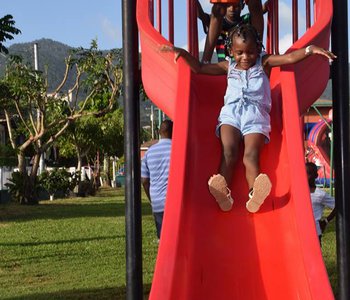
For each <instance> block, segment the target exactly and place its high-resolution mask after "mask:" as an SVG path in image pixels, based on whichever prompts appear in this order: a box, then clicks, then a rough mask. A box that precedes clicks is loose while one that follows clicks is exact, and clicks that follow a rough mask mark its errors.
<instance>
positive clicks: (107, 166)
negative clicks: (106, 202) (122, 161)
mask: <svg viewBox="0 0 350 300" xmlns="http://www.w3.org/2000/svg"><path fill="white" fill-rule="evenodd" d="M109 172H110V161H109V157H108V156H107V155H104V159H103V173H104V175H105V176H104V182H103V185H104V186H108V187H110V186H111V177H110V176H109Z"/></svg>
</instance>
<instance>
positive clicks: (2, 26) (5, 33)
mask: <svg viewBox="0 0 350 300" xmlns="http://www.w3.org/2000/svg"><path fill="white" fill-rule="evenodd" d="M15 23H16V22H15V21H14V20H13V17H12V16H11V15H6V16H4V17H2V18H0V53H1V52H3V53H5V54H8V52H9V51H8V50H7V48H6V47H5V46H4V45H3V43H4V42H6V40H12V39H13V35H15V34H19V33H21V31H20V30H19V29H18V28H16V27H15V26H14V25H15Z"/></svg>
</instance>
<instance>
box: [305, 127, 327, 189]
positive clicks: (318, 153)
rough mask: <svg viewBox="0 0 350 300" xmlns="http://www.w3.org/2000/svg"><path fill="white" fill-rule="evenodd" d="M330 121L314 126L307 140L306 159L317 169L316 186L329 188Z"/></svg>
mask: <svg viewBox="0 0 350 300" xmlns="http://www.w3.org/2000/svg"><path fill="white" fill-rule="evenodd" d="M331 156H332V121H330V120H321V121H319V122H318V123H317V124H316V125H314V126H313V127H312V129H311V131H310V133H309V136H308V140H307V149H306V158H307V160H308V161H310V162H313V163H315V164H316V165H317V166H318V167H319V170H318V180H317V181H316V182H317V183H318V184H322V185H323V186H330V185H331V183H332V182H333V172H332V168H333V163H332V161H331Z"/></svg>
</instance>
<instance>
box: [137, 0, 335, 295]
mask: <svg viewBox="0 0 350 300" xmlns="http://www.w3.org/2000/svg"><path fill="white" fill-rule="evenodd" d="M149 2H151V1H149V0H138V2H137V20H138V26H139V31H140V38H141V50H142V80H143V84H144V87H145V89H146V92H147V95H148V96H149V97H150V99H152V101H153V102H154V103H155V104H156V105H157V106H158V107H160V108H161V109H162V110H163V111H165V113H166V114H167V115H168V116H169V117H171V118H172V119H173V120H174V134H173V148H172V156H171V169H170V177H169V187H168V195H167V202H166V208H165V216H164V223H163V229H162V230H163V231H162V238H161V241H160V244H159V252H158V257H157V262H156V267H155V273H154V278H153V283H152V289H151V294H150V299H151V300H168V299H174V300H206V299H215V300H220V299H222V300H227V299H238V300H242V299H243V300H245V299H251V300H264V299H275V300H281V299H283V300H289V299H303V300H306V299H315V300H319V299H323V300H327V299H334V296H333V293H332V290H331V287H330V284H329V281H328V277H327V272H326V269H325V267H324V263H323V260H322V255H321V251H320V246H319V242H318V238H317V236H316V231H315V225H314V220H313V215H312V209H311V205H310V196H309V189H308V185H307V180H306V174H305V168H304V151H303V144H302V129H301V127H300V122H299V121H300V115H301V114H302V113H303V112H304V111H305V109H307V108H308V107H309V106H310V105H311V103H313V101H314V100H315V99H317V98H318V97H319V96H320V95H321V93H322V91H323V90H324V88H325V86H326V83H327V81H328V76H329V66H328V61H327V60H325V59H324V58H322V57H316V56H313V57H311V58H309V59H307V60H305V61H303V62H301V63H298V64H297V65H294V66H288V67H283V68H281V69H279V68H276V69H275V70H274V71H273V73H272V75H271V89H272V97H273V108H272V112H271V120H272V132H271V142H270V143H269V144H268V145H267V146H266V147H265V148H264V151H263V154H262V158H261V162H262V163H261V168H262V171H263V172H264V173H267V174H268V175H269V176H270V178H271V181H272V184H273V187H272V192H271V195H270V196H269V197H268V199H267V200H266V202H265V203H264V205H263V207H262V208H261V210H260V211H259V212H258V213H256V214H251V213H249V212H248V211H247V210H246V208H245V203H246V201H247V197H248V187H247V184H246V180H245V174H244V168H243V165H242V163H241V162H240V163H239V164H238V166H237V168H236V169H235V174H234V179H233V182H232V185H231V190H232V196H233V198H234V200H235V202H234V206H233V209H232V210H231V211H230V212H228V213H225V212H222V211H220V209H219V207H218V205H217V204H216V202H215V200H214V199H213V197H212V196H211V195H210V194H209V191H208V185H207V181H208V178H209V177H210V176H211V175H212V174H214V173H216V172H217V168H218V165H219V159H220V150H221V148H220V142H219V140H218V138H217V137H216V136H215V126H216V123H217V117H218V114H219V111H220V108H221V106H222V105H223V96H224V92H225V88H226V86H225V85H226V78H225V77H224V76H216V77H215V76H204V75H198V74H193V73H192V72H191V71H190V69H189V67H188V66H187V65H186V64H185V62H184V61H183V60H182V59H180V60H179V61H178V62H177V63H176V64H175V63H174V57H173V55H172V54H170V53H160V52H159V46H160V45H161V44H169V42H168V41H167V40H166V39H164V38H163V37H162V36H161V35H160V34H159V33H158V32H157V31H156V30H155V29H154V28H153V26H152V25H151V23H150V21H149V17H148V12H149V7H148V5H149ZM315 16H316V17H317V21H316V22H315V24H314V25H313V26H312V28H310V29H309V30H308V31H307V33H306V34H305V35H304V36H303V37H302V38H301V39H299V40H298V41H297V42H296V43H295V44H294V45H293V47H292V49H297V48H300V47H304V46H306V45H308V44H317V45H319V46H322V47H326V48H327V47H328V44H329V34H330V23H331V18H332V2H331V0H316V1H315Z"/></svg>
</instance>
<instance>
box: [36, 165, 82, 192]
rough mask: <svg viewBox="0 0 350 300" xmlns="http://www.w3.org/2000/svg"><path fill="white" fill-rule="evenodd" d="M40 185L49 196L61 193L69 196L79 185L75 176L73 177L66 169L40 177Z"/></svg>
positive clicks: (46, 173)
mask: <svg viewBox="0 0 350 300" xmlns="http://www.w3.org/2000/svg"><path fill="white" fill-rule="evenodd" d="M39 183H40V185H41V186H42V187H43V188H44V189H45V190H46V191H47V192H48V193H49V195H54V194H55V193H57V192H59V191H60V192H63V193H64V194H65V195H67V193H68V192H69V191H72V190H73V189H74V187H75V185H76V184H77V182H76V176H75V174H73V175H72V174H70V173H69V172H67V171H66V170H65V169H53V170H52V171H45V172H43V173H42V174H41V175H40V177H39Z"/></svg>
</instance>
